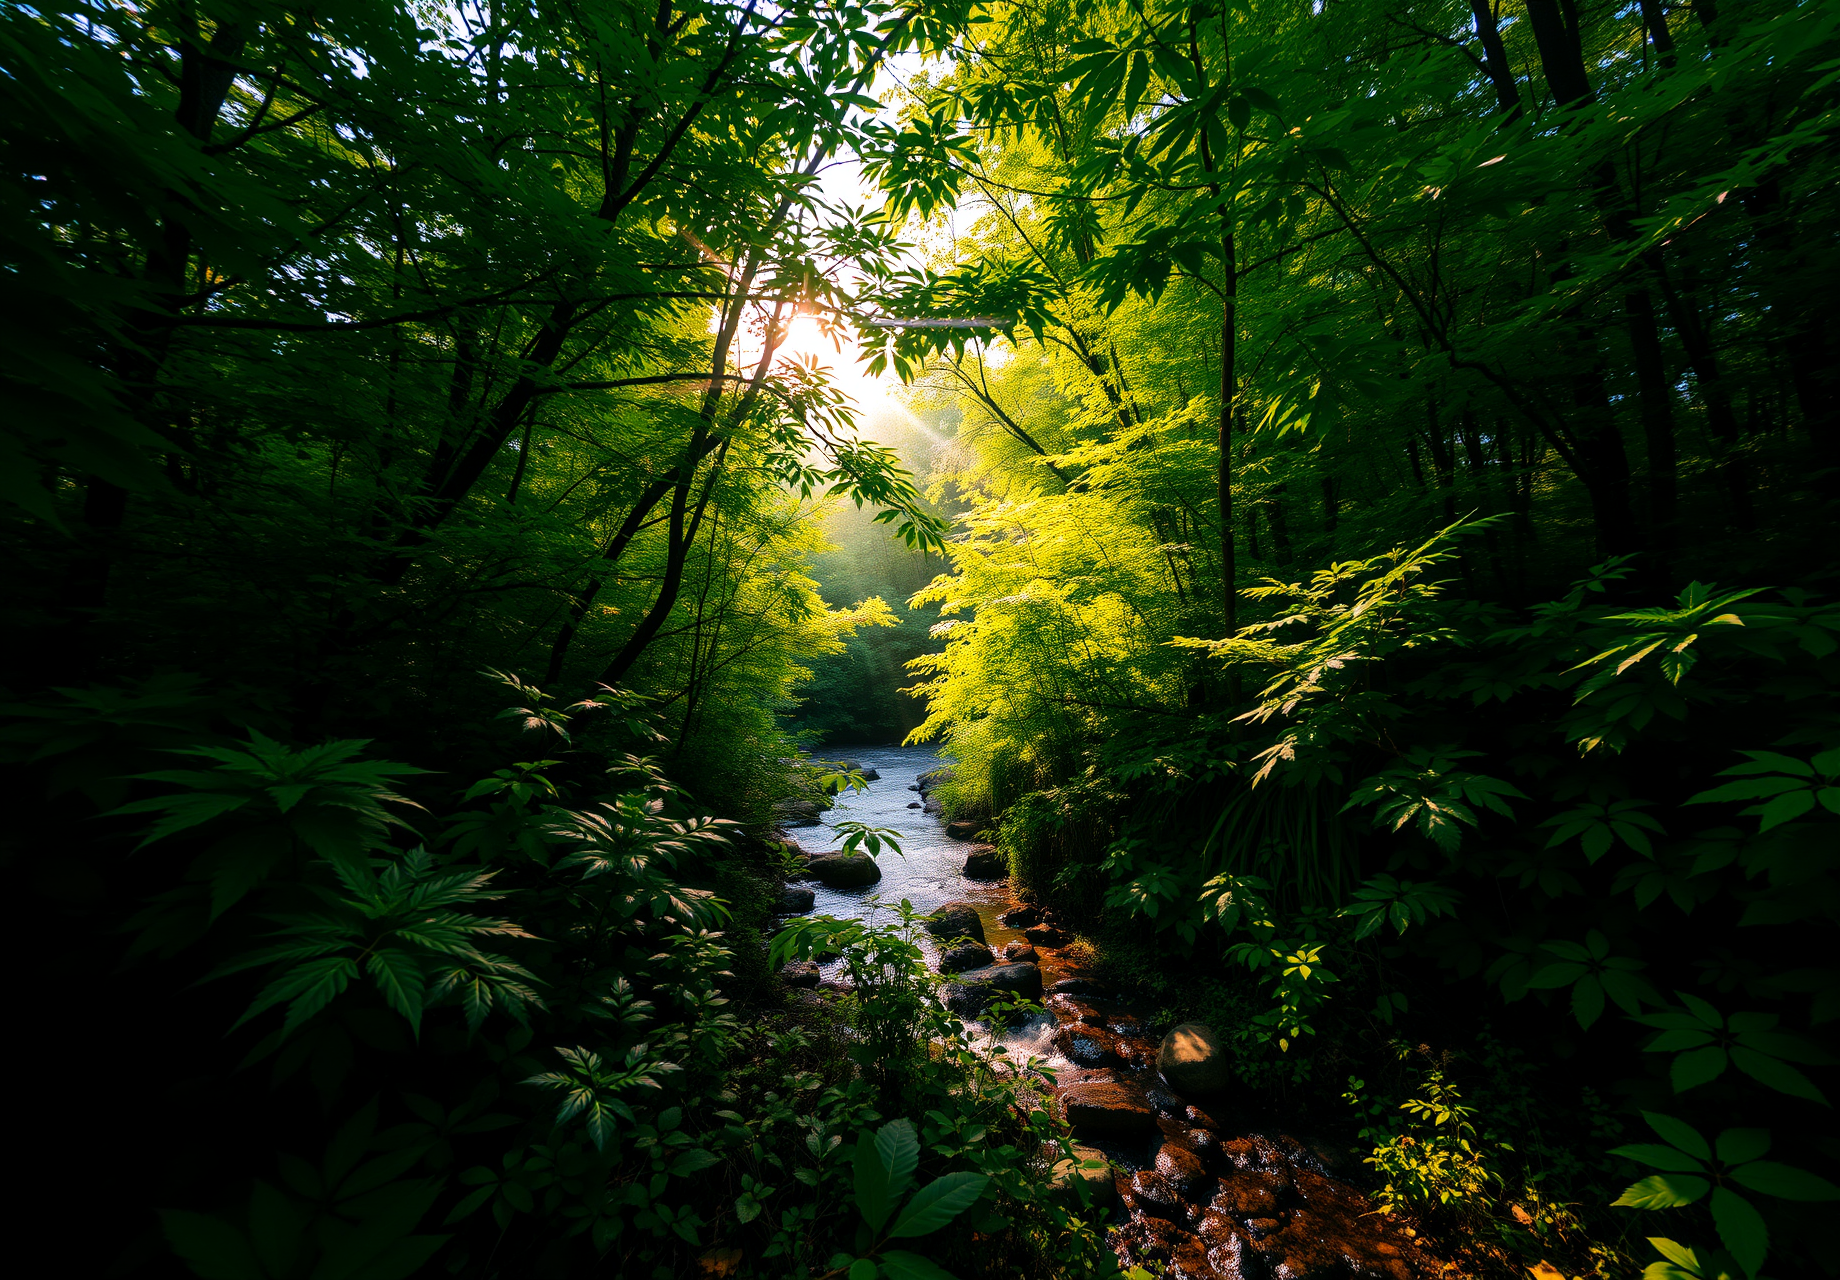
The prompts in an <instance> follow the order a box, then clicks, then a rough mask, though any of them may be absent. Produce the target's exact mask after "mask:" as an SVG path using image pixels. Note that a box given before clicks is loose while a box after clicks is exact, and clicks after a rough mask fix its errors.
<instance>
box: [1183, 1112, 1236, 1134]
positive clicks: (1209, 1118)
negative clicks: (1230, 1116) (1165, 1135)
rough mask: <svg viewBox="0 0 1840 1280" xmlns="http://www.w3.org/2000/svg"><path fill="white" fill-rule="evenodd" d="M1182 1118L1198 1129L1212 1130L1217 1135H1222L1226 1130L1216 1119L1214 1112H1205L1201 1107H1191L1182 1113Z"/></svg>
mask: <svg viewBox="0 0 1840 1280" xmlns="http://www.w3.org/2000/svg"><path fill="white" fill-rule="evenodd" d="M1182 1118H1183V1119H1184V1120H1186V1121H1188V1122H1189V1123H1190V1124H1192V1125H1194V1126H1195V1128H1197V1129H1211V1130H1213V1131H1214V1132H1215V1133H1221V1132H1223V1131H1224V1130H1225V1129H1226V1126H1225V1125H1223V1124H1222V1123H1220V1121H1218V1120H1216V1119H1215V1118H1214V1115H1213V1113H1212V1112H1208V1111H1203V1110H1202V1109H1201V1108H1200V1107H1193V1106H1191V1107H1189V1108H1188V1109H1187V1110H1186V1111H1184V1112H1183V1113H1182Z"/></svg>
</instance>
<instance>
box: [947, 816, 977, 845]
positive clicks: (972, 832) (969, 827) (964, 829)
mask: <svg viewBox="0 0 1840 1280" xmlns="http://www.w3.org/2000/svg"><path fill="white" fill-rule="evenodd" d="M977 833H978V824H977V823H976V822H974V821H972V820H971V819H970V818H959V819H957V820H956V821H953V822H948V823H946V834H947V835H948V836H950V837H951V838H952V839H954V840H970V839H972V838H974V837H975V836H976V835H977Z"/></svg>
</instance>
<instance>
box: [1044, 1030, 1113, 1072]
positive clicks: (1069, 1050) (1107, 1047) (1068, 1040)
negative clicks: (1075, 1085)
mask: <svg viewBox="0 0 1840 1280" xmlns="http://www.w3.org/2000/svg"><path fill="white" fill-rule="evenodd" d="M1054 1047H1055V1048H1056V1049H1059V1050H1060V1051H1061V1052H1062V1053H1063V1054H1065V1055H1066V1056H1067V1060H1068V1061H1069V1062H1073V1063H1077V1064H1078V1065H1080V1066H1082V1067H1119V1066H1123V1065H1124V1059H1123V1058H1121V1057H1120V1056H1119V1055H1118V1049H1117V1045H1116V1043H1115V1041H1114V1039H1113V1036H1112V1034H1111V1032H1109V1031H1106V1030H1105V1029H1104V1028H1102V1027H1089V1026H1086V1025H1085V1024H1084V1023H1078V1022H1076V1023H1071V1024H1069V1025H1067V1026H1064V1027H1061V1028H1060V1029H1059V1030H1058V1031H1056V1032H1055V1033H1054Z"/></svg>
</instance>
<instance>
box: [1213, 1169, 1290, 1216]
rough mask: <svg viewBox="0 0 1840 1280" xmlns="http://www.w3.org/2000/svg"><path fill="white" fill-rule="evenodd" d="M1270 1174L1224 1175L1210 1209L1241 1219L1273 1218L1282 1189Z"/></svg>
mask: <svg viewBox="0 0 1840 1280" xmlns="http://www.w3.org/2000/svg"><path fill="white" fill-rule="evenodd" d="M1273 1181H1274V1180H1273V1179H1272V1177H1271V1175H1270V1174H1259V1173H1240V1174H1235V1175H1233V1176H1232V1177H1228V1178H1222V1179H1221V1180H1220V1186H1219V1189H1218V1190H1216V1191H1215V1192H1214V1198H1213V1199H1212V1200H1210V1201H1208V1208H1210V1209H1213V1210H1215V1211H1216V1212H1219V1213H1223V1214H1226V1215H1227V1216H1229V1217H1231V1218H1234V1219H1236V1220H1238V1221H1240V1222H1248V1221H1251V1220H1252V1219H1255V1218H1271V1217H1274V1216H1275V1215H1276V1214H1277V1212H1278V1188H1277V1187H1276V1186H1274V1185H1273Z"/></svg>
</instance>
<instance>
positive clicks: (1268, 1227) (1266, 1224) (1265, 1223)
mask: <svg viewBox="0 0 1840 1280" xmlns="http://www.w3.org/2000/svg"><path fill="white" fill-rule="evenodd" d="M1283 1228H1284V1223H1282V1222H1281V1221H1279V1220H1278V1219H1277V1218H1248V1219H1246V1234H1247V1235H1249V1236H1251V1237H1252V1238H1253V1239H1254V1240H1263V1239H1264V1238H1265V1237H1266V1236H1274V1235H1277V1234H1278V1232H1279V1231H1281V1230H1283Z"/></svg>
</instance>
